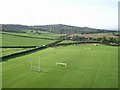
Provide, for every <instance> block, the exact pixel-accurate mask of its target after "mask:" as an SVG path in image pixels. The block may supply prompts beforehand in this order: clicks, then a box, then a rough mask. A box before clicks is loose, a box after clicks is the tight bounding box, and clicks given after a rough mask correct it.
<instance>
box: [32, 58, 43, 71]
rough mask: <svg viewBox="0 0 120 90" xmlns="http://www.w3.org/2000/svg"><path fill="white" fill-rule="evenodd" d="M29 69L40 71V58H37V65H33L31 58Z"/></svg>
mask: <svg viewBox="0 0 120 90" xmlns="http://www.w3.org/2000/svg"><path fill="white" fill-rule="evenodd" d="M30 68H31V71H37V72H41V65H40V58H39V59H38V65H33V63H32V60H31V67H30Z"/></svg>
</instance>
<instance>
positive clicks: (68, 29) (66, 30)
mask: <svg viewBox="0 0 120 90" xmlns="http://www.w3.org/2000/svg"><path fill="white" fill-rule="evenodd" d="M2 30H3V31H17V32H18V31H22V30H38V31H47V32H52V33H58V34H73V33H82V34H90V33H107V32H115V31H111V30H105V29H95V28H89V27H77V26H71V25H64V24H53V25H34V26H27V25H15V24H2Z"/></svg>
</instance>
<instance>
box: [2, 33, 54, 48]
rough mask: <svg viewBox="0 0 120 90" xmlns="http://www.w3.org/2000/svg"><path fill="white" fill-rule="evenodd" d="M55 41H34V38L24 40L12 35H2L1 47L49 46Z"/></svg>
mask: <svg viewBox="0 0 120 90" xmlns="http://www.w3.org/2000/svg"><path fill="white" fill-rule="evenodd" d="M54 41H55V40H46V39H36V38H25V37H19V36H12V35H6V34H3V35H2V45H3V46H42V45H44V44H49V43H52V42H54Z"/></svg>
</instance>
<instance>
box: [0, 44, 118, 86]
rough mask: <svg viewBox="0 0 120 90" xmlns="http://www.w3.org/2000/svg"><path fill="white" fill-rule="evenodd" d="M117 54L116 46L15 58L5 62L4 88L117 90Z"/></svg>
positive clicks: (46, 51) (59, 49)
mask: <svg viewBox="0 0 120 90" xmlns="http://www.w3.org/2000/svg"><path fill="white" fill-rule="evenodd" d="M117 51H118V48H117V47H113V46H105V45H99V46H95V45H93V44H80V45H69V46H59V47H52V48H47V49H44V50H41V51H38V52H35V53H31V54H28V55H25V56H21V57H17V58H13V59H10V60H8V61H5V62H2V67H3V68H2V70H3V71H2V74H3V75H2V76H3V77H2V80H3V83H2V85H3V88H117V87H118V52H117ZM39 60H40V64H39V63H38V62H39ZM56 62H60V63H66V64H67V65H66V67H65V66H64V65H56ZM31 63H32V65H33V66H35V65H36V66H37V65H40V70H41V72H38V69H36V68H34V70H33V71H31Z"/></svg>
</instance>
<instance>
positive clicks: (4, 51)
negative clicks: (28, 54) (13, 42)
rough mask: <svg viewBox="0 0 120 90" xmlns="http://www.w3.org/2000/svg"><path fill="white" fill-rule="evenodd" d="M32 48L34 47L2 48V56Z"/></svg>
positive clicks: (0, 55)
mask: <svg viewBox="0 0 120 90" xmlns="http://www.w3.org/2000/svg"><path fill="white" fill-rule="evenodd" d="M30 49H32V48H2V54H0V57H3V56H7V55H10V54H13V53H18V52H23V51H26V50H30Z"/></svg>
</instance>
